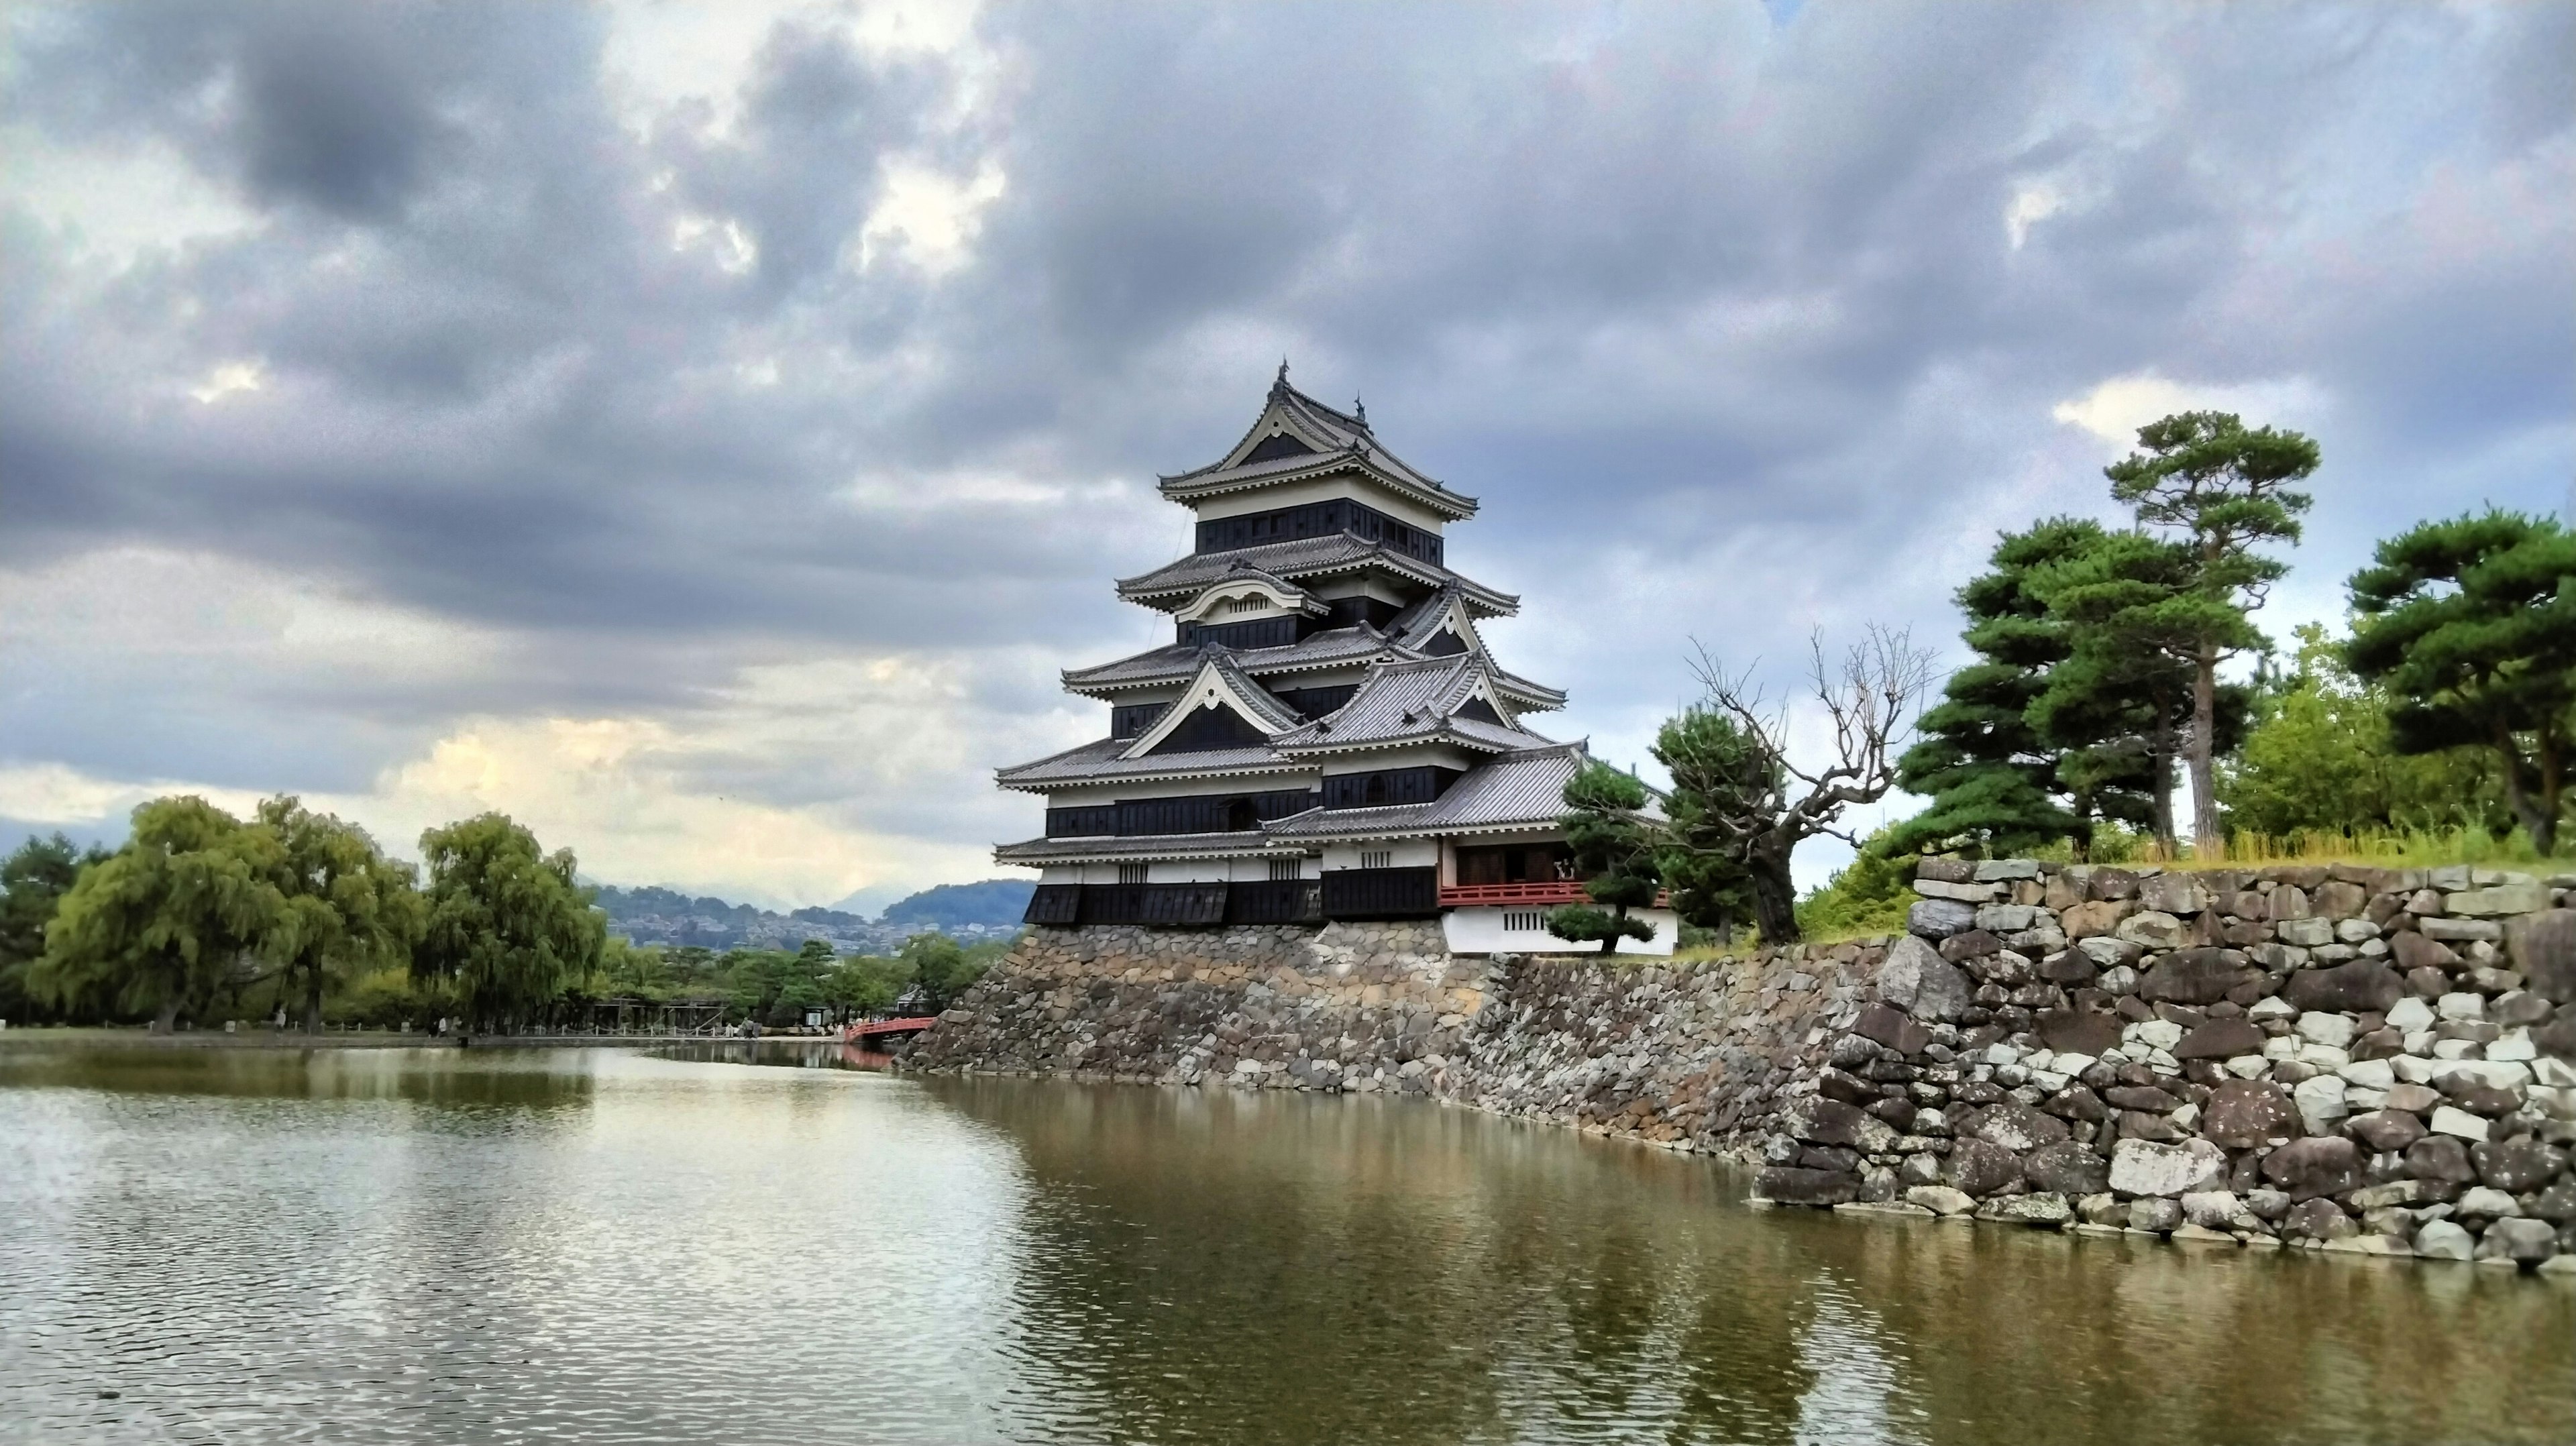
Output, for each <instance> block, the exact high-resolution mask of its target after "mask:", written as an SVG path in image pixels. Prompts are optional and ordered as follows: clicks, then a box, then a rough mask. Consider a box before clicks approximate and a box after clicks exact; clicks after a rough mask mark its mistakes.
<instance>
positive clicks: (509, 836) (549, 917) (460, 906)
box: [412, 813, 607, 1029]
mask: <svg viewBox="0 0 2576 1446" xmlns="http://www.w3.org/2000/svg"><path fill="white" fill-rule="evenodd" d="M420 847H421V853H422V855H423V857H424V858H425V859H426V860H427V862H428V865H429V889H428V906H429V907H428V924H427V928H426V929H425V931H424V933H423V935H422V939H421V942H420V945H419V947H418V948H417V949H415V950H414V951H413V954H412V967H413V970H414V972H415V973H416V974H417V975H418V976H419V977H421V978H423V979H432V980H441V981H446V982H448V983H450V984H452V986H453V987H454V989H455V991H456V997H457V1001H458V1004H459V1006H460V1007H461V1008H462V1009H463V1010H464V1012H465V1017H466V1018H467V1019H468V1020H469V1021H470V1022H471V1023H472V1024H473V1026H474V1027H475V1028H477V1029H490V1028H496V1027H497V1028H506V1027H508V1026H510V1025H511V1024H513V1023H516V1022H517V1021H520V1020H524V1019H527V1018H530V1017H531V1016H533V1015H535V1014H536V1013H537V1012H538V1011H540V1010H542V1009H543V1008H544V1007H545V1006H546V1005H547V1004H549V1003H551V1002H553V1001H554V1000H555V999H556V998H557V997H558V996H559V995H561V994H562V993H563V991H564V989H565V987H566V986H567V985H569V984H571V983H572V982H574V981H576V980H579V979H582V978H584V977H586V976H588V975H590V974H591V973H593V972H594V971H595V970H596V969H597V968H598V965H599V961H600V956H601V953H602V950H603V949H604V948H605V943H606V939H607V925H606V921H605V920H603V919H602V918H601V916H600V915H599V914H598V912H597V911H595V910H593V909H592V908H591V907H590V898H589V893H588V891H587V890H585V889H583V888H582V887H581V886H580V885H578V884H576V883H574V882H573V870H574V866H575V865H574V860H573V855H572V851H571V850H570V849H558V850H556V851H555V852H554V853H552V854H546V853H544V852H543V851H541V850H540V849H539V848H538V846H537V840H536V836H535V835H533V834H531V833H529V832H528V831H527V830H526V829H524V828H521V827H520V826H519V825H517V824H515V823H513V822H511V821H510V820H509V818H508V817H506V816H505V815H502V814H498V813H487V814H481V815H479V816H477V817H474V818H469V819H466V820H464V821H462V822H459V823H453V824H450V825H448V826H447V827H445V828H434V829H431V830H429V831H428V832H427V833H424V834H422V835H421V837H420Z"/></svg>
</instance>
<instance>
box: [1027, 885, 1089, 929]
mask: <svg viewBox="0 0 2576 1446" xmlns="http://www.w3.org/2000/svg"><path fill="white" fill-rule="evenodd" d="M1081 916H1082V885H1080V884H1040V885H1038V887H1037V891H1036V892H1035V893H1032V894H1030V895H1029V907H1028V912H1026V913H1024V914H1022V915H1020V922H1021V923H1023V924H1070V923H1073V922H1074V921H1075V920H1077V919H1079V918H1080V917H1081Z"/></svg>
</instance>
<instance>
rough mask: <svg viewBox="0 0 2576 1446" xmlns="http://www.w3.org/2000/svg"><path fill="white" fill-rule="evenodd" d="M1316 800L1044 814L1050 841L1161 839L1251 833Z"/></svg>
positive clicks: (1166, 804)
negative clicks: (1165, 836) (1107, 837)
mask: <svg viewBox="0 0 2576 1446" xmlns="http://www.w3.org/2000/svg"><path fill="white" fill-rule="evenodd" d="M1317 798H1318V795H1317V794H1315V793H1313V792H1311V791H1309V790H1307V789H1303V788H1282V789H1275V790H1273V791H1271V792H1268V793H1230V794H1200V795H1195V796H1189V797H1181V798H1124V799H1120V800H1119V801H1118V802H1116V803H1097V804H1086V805H1083V806H1082V807H1079V808H1050V809H1048V810H1047V811H1046V836H1047V837H1048V838H1098V837H1102V836H1105V835H1112V834H1114V835H1118V836H1120V837H1124V838H1135V837H1137V836H1139V835H1142V834H1159V833H1250V832H1251V831H1252V830H1254V829H1256V828H1259V827H1260V826H1261V825H1263V824H1265V823H1269V822H1272V821H1273V820H1276V819H1283V818H1287V817H1289V816H1290V815H1292V814H1300V813H1304V812H1305V811H1306V810H1308V809H1310V808H1313V807H1314V806H1315V804H1316V801H1317Z"/></svg>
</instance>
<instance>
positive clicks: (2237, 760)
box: [2218, 623, 2509, 837]
mask: <svg viewBox="0 0 2576 1446" xmlns="http://www.w3.org/2000/svg"><path fill="white" fill-rule="evenodd" d="M2298 639H2299V648H2298V653H2297V658H2296V662H2295V664H2294V666H2293V669H2292V671H2291V672H2290V673H2288V674H2287V675H2286V676H2284V677H2282V678H2280V679H2278V680H2275V681H2272V682H2271V683H2270V684H2269V685H2268V686H2266V687H2265V688H2263V689H2262V690H2261V691H2260V693H2259V694H2258V695H2257V697H2256V699H2255V703H2254V722H2253V725H2252V727H2251V728H2250V729H2249V730H2248V731H2247V733H2246V735H2245V741H2244V743H2243V745H2242V746H2241V747H2239V749H2238V750H2237V752H2236V755H2235V757H2234V758H2233V759H2232V760H2231V761H2230V762H2229V763H2228V764H2227V765H2226V766H2225V767H2223V768H2222V769H2221V770H2220V772H2219V778H2218V798H2219V802H2220V804H2221V805H2222V806H2224V807H2225V808H2226V810H2227V822H2228V829H2229V832H2230V833H2231V834H2232V833H2235V832H2238V831H2250V832H2253V833H2258V834H2264V835H2269V836H2273V837H2284V836H2288V835H2291V834H2297V833H2303V832H2321V833H2337V834H2351V833H2353V832H2355V831H2356V830H2364V829H2391V828H2398V827H2403V826H2410V825H2411V826H2415V827H2432V826H2438V825H2440V824H2443V823H2451V822H2459V821H2462V820H2463V818H2464V817H2465V818H2467V819H2472V820H2473V819H2476V818H2478V817H2481V816H2483V815H2484V814H2485V813H2486V812H2487V809H2486V807H2485V805H2486V804H2487V803H2488V802H2489V801H2491V800H2492V799H2493V797H2494V789H2493V786H2492V783H2491V781H2490V773H2491V769H2490V768H2489V767H2488V766H2487V760H2486V759H2485V758H2483V757H2481V756H2480V755H2479V753H2478V752H2477V751H2476V750H2475V749H2473V748H2451V749H2444V750H2441V751H2439V752H2429V753H2423V754H2414V755H2409V754H2403V753H2400V752H2398V751H2397V747H2396V744H2395V742H2394V740H2393V739H2392V737H2391V733H2390V728H2389V716H2388V715H2389V698H2388V694H2387V691H2386V690H2385V689H2383V688H2380V687H2378V686H2376V685H2373V684H2368V683H2364V682H2362V681H2361V680H2360V679H2359V678H2357V677H2355V676H2354V675H2353V673H2352V671H2351V670H2350V669H2349V668H2348V667H2346V666H2345V663H2344V644H2343V643H2341V642H2339V641H2337V640H2334V639H2331V638H2329V637H2328V636H2327V634H2326V630H2325V629H2324V628H2323V627H2322V626H2319V625H2317V624H2314V623H2308V624H2303V625H2301V626H2300V628H2299V629H2298ZM2496 821H2497V822H2498V823H2499V824H2503V823H2508V822H2509V820H2506V819H2498V820H2496Z"/></svg>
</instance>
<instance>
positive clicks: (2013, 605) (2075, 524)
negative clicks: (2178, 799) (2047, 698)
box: [1883, 517, 2103, 856]
mask: <svg viewBox="0 0 2576 1446" xmlns="http://www.w3.org/2000/svg"><path fill="white" fill-rule="evenodd" d="M2102 538H2103V531H2102V527H2101V524H2099V523H2096V522H2091V521H2088V520H2086V519H2083V518H2076V517H2052V518H2049V519H2048V520H2046V521H2044V522H2041V523H2039V524H2037V525H2035V526H2033V527H2032V528H2030V530H2028V531H2026V532H2008V533H2005V534H2004V535H2003V537H2002V539H2001V540H2000V541H1999V542H1997V543H1996V545H1995V550H1994V554H1993V557H1992V559H1991V562H1992V570H1991V571H1989V572H1985V573H1981V574H1979V575H1978V576H1976V577H1974V578H1971V579H1969V581H1968V583H1967V585H1966V586H1964V587H1962V588H1960V589H1959V591H1958V594H1957V599H1958V604H1959V610H1960V611H1961V612H1963V613H1965V614H1966V615H1967V618H1968V627H1967V630H1966V631H1965V632H1963V633H1961V634H1960V637H1961V639H1962V640H1964V641H1965V642H1966V643H1967V645H1968V647H1969V648H1970V649H1971V650H1972V651H1973V652H1974V653H1975V654H1976V655H1977V661H1975V662H1972V663H1970V664H1968V665H1967V666H1966V667H1963V668H1961V669H1959V670H1958V671H1957V672H1955V673H1952V674H1951V675H1950V681H1949V684H1948V686H1947V687H1946V689H1945V690H1944V697H1943V699H1942V701H1941V702H1940V703H1939V704H1938V705H1936V706H1934V707H1933V708H1932V709H1930V710H1929V711H1927V712H1926V713H1925V714H1924V715H1923V717H1922V720H1921V721H1920V722H1919V723H1918V724H1917V725H1916V731H1917V733H1918V734H1919V735H1920V738H1921V741H1920V742H1917V743H1916V744H1915V745H1914V746H1913V747H1911V748H1909V749H1907V750H1906V751H1905V753H1904V755H1903V756H1902V757H1900V758H1898V759H1897V761H1896V778H1897V786H1898V787H1900V788H1903V789H1904V790H1905V791H1907V792H1908V793H1913V794H1919V795H1922V796H1924V797H1927V798H1929V799H1930V800H1931V805H1930V806H1929V807H1927V808H1926V809H1924V811H1923V812H1921V813H1919V814H1916V815H1915V816H1914V817H1912V818H1910V819H1907V820H1905V821H1904V822H1902V823H1900V824H1897V825H1896V826H1895V827H1894V828H1893V829H1891V830H1890V831H1889V832H1888V833H1887V835H1886V837H1885V838H1884V840H1883V847H1884V848H1885V849H1886V850H1887V852H1888V853H1889V854H1890V855H1891V856H1895V855H1902V854H1914V853H1924V852H1929V851H1945V850H1950V849H1956V848H1960V847H1963V846H1981V847H1984V848H1988V849H1992V850H1994V851H1996V852H1997V853H1998V854H2001V853H2005V852H2010V851H2012V850H2017V849H2025V848H2030V847H2033V846H2036V845H2039V844H2044V843H2047V842H2049V841H2051V840H2053V839H2061V838H2064V839H2072V840H2074V841H2075V843H2076V845H2077V847H2078V848H2079V849H2080V848H2082V847H2083V846H2084V845H2086V844H2087V843H2088V842H2089V841H2090V839H2091V837H2092V832H2093V826H2092V819H2091V817H2090V814H2089V810H2088V811H2084V812H2078V811H2075V810H2070V809H2068V808H2067V807H2065V806H2063V805H2062V804H2060V803H2059V802H2058V800H2057V797H2056V795H2058V794H2061V793H2063V792H2065V791H2066V785H2065V782H2064V781H2063V780H2062V779H2061V778H2060V777H2059V768H2058V762H2059V759H2060V757H2061V756H2062V754H2063V753H2064V752H2065V749H2064V748H2063V747H2061V746H2058V745H2057V744H2055V743H2054V742H2053V741H2052V740H2051V739H2049V738H2047V737H2044V736H2042V734H2041V732H2040V730H2039V728H2038V727H2037V726H2036V725H2035V724H2034V723H2033V722H2032V721H2031V717H2030V712H2031V704H2032V703H2033V702H2035V701H2037V700H2038V698H2039V696H2040V695H2041V693H2042V692H2044V691H2045V690H2046V688H2047V685H2048V677H2049V671H2050V669H2052V668H2054V667H2055V666H2057V665H2058V664H2060V663H2063V662H2064V661H2065V660H2066V658H2067V657H2068V655H2069V654H2071V653H2072V652H2074V650H2075V639H2074V631H2075V630H2074V627H2073V625H2072V624H2070V623H2069V622H2068V621H2067V620H2066V619H2064V618H2062V617H2059V616H2057V615H2055V614H2053V613H2051V612H2050V610H2049V607H2048V604H2047V603H2046V601H2044V600H2043V599H2042V598H2041V597H2040V596H2039V595H2038V594H2037V593H2036V592H2034V591H2032V589H2031V587H2030V579H2031V575H2032V574H2033V572H2034V571H2036V570H2038V569H2041V568H2045V567H2047V566H2049V565H2051V564H2053V563H2057V562H2061V561H2064V560H2065V559H2067V558H2069V557H2073V556H2078V555H2081V554H2082V553H2084V552H2085V551H2087V550H2089V549H2091V548H2093V547H2096V546H2098V545H2099V544H2100V543H2101V541H2102Z"/></svg>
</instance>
